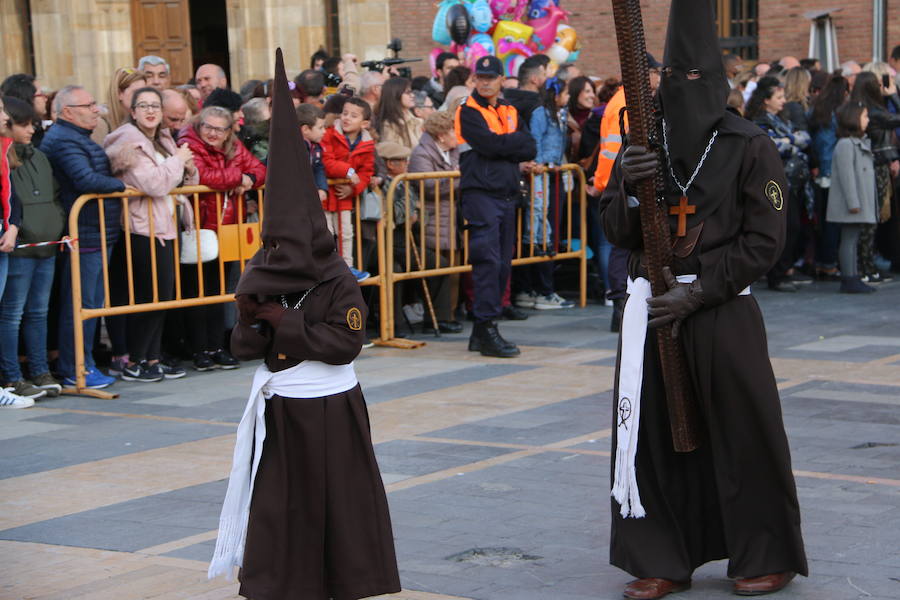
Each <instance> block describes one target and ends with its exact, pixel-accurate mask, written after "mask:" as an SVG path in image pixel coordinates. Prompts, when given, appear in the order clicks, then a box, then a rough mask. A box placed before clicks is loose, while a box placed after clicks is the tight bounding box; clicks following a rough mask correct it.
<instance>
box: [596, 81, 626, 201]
mask: <svg viewBox="0 0 900 600" xmlns="http://www.w3.org/2000/svg"><path fill="white" fill-rule="evenodd" d="M623 106H625V87H624V86H623V87H620V88H619V90H618V91H617V92H616V93H615V94H614V95H613V97H612V98H610V100H609V103H608V104H607V105H606V108H605V109H604V110H603V119H601V121H600V152H599V153H597V170H596V171H595V172H594V187H595V188H597V189H598V190H600V191H601V192H602V191H603V190H605V189H606V184H607V183H609V176H610V175H611V174H612V168H613V163H615V162H616V156H617V155H618V154H619V150H620V149H621V148H622V136H623V135H624V134H625V133H626V132H627V131H628V113H625V131H620V129H619V111H620V110H622V107H623Z"/></svg>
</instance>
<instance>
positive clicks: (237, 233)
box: [64, 164, 587, 398]
mask: <svg viewBox="0 0 900 600" xmlns="http://www.w3.org/2000/svg"><path fill="white" fill-rule="evenodd" d="M565 173H572V174H573V176H574V178H575V179H576V180H577V185H575V186H569V189H568V190H565V189H563V191H564V192H565V203H564V209H565V221H564V223H563V224H562V225H561V223H560V221H559V219H560V213H561V208H562V207H556V208H557V210H556V211H555V222H554V223H553V224H550V223H549V222H548V213H549V210H548V209H549V201H548V200H547V199H548V198H549V197H550V196H551V194H549V193H545V194H544V195H543V198H544V200H543V206H542V209H543V210H542V214H543V219H544V227H542V230H543V238H542V239H541V240H535V239H534V237H533V236H531V239H530V240H529V241H528V242H527V243H524V244H523V233H524V232H525V231H526V230H527V229H528V228H527V227H525V225H524V224H523V219H524V218H525V216H526V215H527V216H528V219H529V220H528V222H530V223H533V222H534V209H535V198H536V195H535V189H536V188H535V185H534V182H535V180H536V178H537V177H541V178H542V181H541V183H542V189H543V190H545V192H548V191H549V190H550V186H551V182H552V185H554V186H556V185H557V183H558V182H559V181H560V179H561V177H562V175H563V174H565ZM458 178H459V172H458V171H443V172H434V173H406V174H403V175H400V176H398V177H396V178H394V179H393V181H392V182H391V185H390V187H389V189H388V193H387V196H386V198H385V205H386V206H385V207H384V209H385V218H383V219H381V220H380V221H378V222H377V223H376V226H375V227H376V253H377V257H376V258H377V273H375V274H373V275H372V276H371V277H369V278H368V279H367V280H365V281H363V282H361V283H360V285H361V286H373V285H374V286H378V288H379V290H378V297H379V321H380V323H379V326H380V331H379V334H380V338H379V339H377V340H374V342H375V343H376V344H378V345H382V346H392V347H397V348H415V347H419V346H422V345H424V342H421V341H415V340H406V339H400V338H394V323H395V315H394V289H393V288H394V284H395V283H397V282H400V281H405V280H411V279H423V280H424V279H425V278H428V277H436V276H441V275H451V274H455V273H464V272H468V271H471V270H472V265H471V263H470V262H469V256H468V231H465V230H463V232H462V235H460V232H459V230H458V227H457V220H458V219H457V217H458V211H459V208H458V205H459V202H458V198H457V196H458V195H459V194H458V192H457V190H456V185H455V184H456V180H457V179H458ZM531 178H532V184H531V202H530V205H529V207H528V208H526V209H521V208H520V209H519V210H518V211H517V216H516V223H517V225H516V228H517V236H516V237H517V241H516V251H515V257H514V258H513V261H512V264H513V265H514V266H518V265H526V264H532V263H538V262H547V261H556V260H567V259H578V260H579V261H580V262H579V288H580V298H579V304H580V306H585V304H586V302H587V254H586V243H585V241H586V240H587V216H586V194H585V185H586V183H585V177H584V172H583V171H582V170H581V168H580V167H579V166H578V165H574V164H569V165H563V166H561V167H558V168H554V169H550V170H547V171H545V172H543V173H540V174H532V176H531ZM344 182H345V180H334V181H329V184H337V183H344ZM401 182H418V187H419V194H418V197H419V202H420V204H419V206H418V207H417V208H415V207H413V206H412V202H411V194H410V188H411V186H410V185H405V186H404V197H403V199H402V205H403V208H404V213H403V214H404V215H412V214H414V213H418V215H419V217H420V218H418V219H417V220H416V222H415V223H413V222H412V219H411V218H404V219H403V223H402V224H401V225H400V230H399V231H398V230H397V228H396V227H395V210H394V208H395V201H396V200H397V189H398V187H399V185H400V183H401ZM427 182H431V183H430V185H433V190H434V193H433V195H432V196H430V200H431V202H430V204H429V202H427V201H426V199H427V198H429V196H428V195H427V194H426V192H425V191H426V183H427ZM442 185H446V186H448V188H447V192H448V194H447V198H448V201H447V202H446V206H442V203H441V201H440V198H441V186H442ZM575 190H577V191H578V203H577V206H576V204H575V194H574V191H575ZM255 192H256V193H257V194H258V203H257V206H258V214H259V222H254V223H248V222H246V217H247V215H245V210H246V206H245V205H246V199H245V198H244V197H243V196H241V197H238V198H228V200H229V201H234V202H235V205H236V221H237V222H236V223H235V224H225V225H223V224H221V223H222V214H223V206H224V203H225V202H226V193H224V192H221V191H216V190H212V189H210V188H207V187H205V186H190V187H181V188H176V189H174V190H172V191H171V192H170V195H171V196H187V197H189V199H190V200H189V208H190V209H191V213H192V216H193V226H194V229H195V230H198V228H199V225H200V224H201V206H200V202H201V194H213V195H214V196H215V210H216V221H217V223H219V225H218V241H219V252H218V256H217V257H216V259H215V260H216V262H217V266H218V275H219V277H218V279H219V286H218V289H216V290H206V289H204V282H203V263H201V262H199V261H198V262H197V264H196V269H197V290H198V293H197V295H196V296H191V297H185V296H184V293H183V292H184V290H183V286H182V272H181V266H182V265H181V263H180V255H181V252H180V247H179V244H180V243H181V240H180V236H179V235H176V236H175V239H174V240H172V243H173V244H174V263H175V264H174V280H175V289H174V299H172V300H160V297H161V294H160V290H159V289H158V287H157V286H158V283H157V273H158V265H157V257H156V245H155V243H153V240H154V238H155V235H154V233H155V224H154V222H153V210H152V205H153V203H152V202H148V203H147V211H148V214H147V216H148V222H149V236H148V244H149V247H150V271H149V272H142V273H135V272H134V264H133V262H132V240H131V221H130V218H129V215H130V212H129V203H130V202H132V201H134V200H135V199H138V198H143V197H145V196H144V194H142V193H141V192H138V191H129V192H120V193H116V194H107V195H99V194H86V195H83V196H81V197H79V198H78V199H77V200H76V201H75V203H74V205H73V206H72V209H71V211H70V213H69V232H70V236H71V237H72V238H74V239H75V240H77V239H78V237H79V231H78V217H79V215H80V214H81V211H82V209H83V208H84V207H85V206H86V205H88V203H91V202H96V203H97V207H98V216H99V225H100V240H101V241H100V245H101V248H100V250H101V252H102V253H103V254H102V256H103V257H104V259H103V260H102V276H103V297H104V301H103V306H102V307H100V308H84V306H83V303H82V289H81V263H80V258H81V254H80V252H79V251H78V243H77V241H76V242H75V243H74V244H73V251H71V252H70V253H69V254H70V260H71V268H72V313H73V321H74V344H75V379H76V385H75V387H74V388H66V390H64V391H65V393H69V394H72V393H74V394H82V395H90V396H95V397H98V398H114V397H116V395H115V394H111V393H109V392H104V391H100V390H93V389H90V388H88V387H87V386H86V383H85V376H86V372H85V366H84V360H85V356H84V329H83V323H84V321H86V320H88V319H95V318H100V317H105V316H114V315H125V314H134V313H140V312H148V311H156V310H166V309H175V308H186V307H191V306H202V305H208V304H217V303H224V302H231V301H232V300H233V299H234V294H233V293H229V292H227V291H226V279H225V265H226V264H227V263H237V264H238V265H239V267H240V269H241V271H243V269H244V265H245V264H246V262H247V261H248V260H249V259H250V258H251V257H252V256H253V254H254V253H255V252H256V250H257V249H258V248H259V247H260V245H261V237H260V223H261V221H262V218H263V216H264V210H265V202H264V197H265V190H264V187H261V188H259V189H258V190H255ZM113 198H118V199H121V202H122V213H123V219H122V235H123V243H124V247H125V248H124V252H125V278H126V283H127V294H128V300H127V302H125V303H124V304H118V305H113V303H112V301H111V299H110V272H109V264H108V263H109V261H108V260H106V257H107V256H109V252H108V248H107V242H106V225H107V224H106V215H105V210H104V209H105V206H104V205H105V203H104V202H102V201H101V200H104V199H107V200H108V199H113ZM556 198H557V200H556V201H557V202H559V201H560V196H558V195H557V196H556ZM355 202H356V210H355V211H354V212H355V225H356V227H355V238H354V246H355V250H356V252H355V254H356V256H355V258H356V264H357V266H358V267H359V268H363V267H364V265H362V250H361V248H362V227H361V223H360V218H359V214H360V210H359V209H360V198H359V197H357V198H356V199H355ZM398 206H399V205H398ZM444 210H446V211H447V217H448V232H447V234H446V237H447V239H446V240H443V241H442V236H443V235H444V234H443V233H442V232H441V227H440V223H441V215H442V211H444ZM576 210H577V211H578V214H579V223H580V231H579V236H580V238H581V240H582V243H581V246H580V248H579V249H578V250H577V251H573V250H571V248H566V249H565V250H564V251H563V250H561V249H559V248H558V247H557V246H558V244H559V240H560V238H562V237H563V236H562V235H559V234H561V233H563V232H565V234H566V235H565V238H564V239H566V240H569V241H571V240H572V233H573V228H574V215H575V211H576ZM423 216H424V218H422V217H423ZM172 219H173V222H174V224H175V229H176V231H178V230H179V227H178V216H177V213H176V214H173V215H172ZM429 223H432V224H433V235H432V238H433V242H432V244H431V245H430V246H429V245H428V243H427V237H428V236H427V235H426V228H427V227H428V226H429ZM548 225H550V226H551V228H552V229H553V230H554V231H556V232H557V234H556V238H555V239H552V238H551V236H550V235H548V233H547V228H548ZM386 232H390V233H391V235H390V237H389V236H388V235H387V234H386ZM398 234H401V235H400V236H399V244H398ZM416 238H418V239H416ZM442 242H443V243H442ZM194 243H196V245H197V248H196V251H197V256H198V257H199V256H200V255H201V241H200V236H199V235H197V236H195V242H194ZM395 246H397V247H398V248H399V250H400V252H401V254H402V255H403V258H404V261H403V264H402V266H400V268H398V265H399V264H400V263H398V262H397V261H396V260H395V259H396V256H395V252H396V250H397V249H398V248H395ZM442 246H444V248H442ZM429 253H431V254H429ZM432 260H433V263H432V264H434V266H433V267H429V266H428V265H429V263H430V262H431V261H432ZM445 263H446V264H445ZM187 268H191V267H187ZM136 276H139V277H150V278H151V282H152V288H151V289H152V301H150V302H136V300H135V277H136ZM166 296H168V294H166Z"/></svg>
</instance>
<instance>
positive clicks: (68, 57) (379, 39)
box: [0, 0, 391, 98]
mask: <svg viewBox="0 0 900 600" xmlns="http://www.w3.org/2000/svg"><path fill="white" fill-rule="evenodd" d="M29 6H30V10H29ZM390 35H391V31H390V14H389V2H388V0H165V1H163V0H31V1H30V2H26V1H25V0H3V1H2V2H0V74H3V75H4V76H5V75H6V74H10V73H15V72H23V71H24V72H33V73H36V74H37V76H38V77H39V79H40V81H41V84H42V85H44V86H46V87H48V88H51V89H57V88H59V87H62V86H63V85H67V84H72V83H78V84H80V85H84V86H85V87H87V88H88V89H89V90H90V91H91V92H93V93H94V94H95V95H96V96H98V98H101V97H102V98H105V97H106V91H107V88H108V86H109V80H110V76H111V75H112V73H113V72H114V71H115V69H116V68H118V67H123V66H134V65H135V64H136V62H137V59H138V58H139V57H140V56H142V55H143V54H148V53H152V54H159V55H162V56H164V57H166V58H167V59H168V60H169V61H170V63H172V65H173V70H174V71H175V73H174V80H175V81H176V82H177V83H183V82H184V81H185V80H186V79H187V78H188V77H191V76H192V75H193V70H194V69H195V68H196V67H197V66H198V65H199V64H201V63H202V62H207V61H211V62H216V60H215V58H216V57H218V58H219V59H220V60H219V62H218V63H217V64H222V63H223V62H224V63H226V64H225V65H224V66H226V68H227V71H228V73H229V81H230V82H232V83H234V84H235V85H239V84H240V82H242V81H246V80H248V79H254V78H255V79H267V78H269V77H270V76H271V72H272V65H273V63H274V52H275V48H276V47H279V46H280V47H281V48H282V49H283V51H284V57H285V66H286V67H287V69H288V75H289V76H293V75H295V74H297V73H299V72H300V71H301V70H303V69H304V68H306V67H307V66H308V65H309V60H310V56H311V55H312V53H313V52H315V51H316V50H317V49H318V48H319V47H320V46H330V47H331V48H329V49H333V50H340V51H343V52H353V53H354V54H356V55H358V56H359V57H360V59H361V60H365V59H375V58H383V57H384V56H385V53H386V48H385V46H386V44H387V43H388V42H389V41H390ZM226 40H227V44H226ZM217 52H218V54H217Z"/></svg>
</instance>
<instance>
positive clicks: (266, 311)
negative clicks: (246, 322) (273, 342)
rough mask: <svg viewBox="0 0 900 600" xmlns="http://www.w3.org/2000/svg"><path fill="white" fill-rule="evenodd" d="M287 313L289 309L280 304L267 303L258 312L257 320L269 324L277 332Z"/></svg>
mask: <svg viewBox="0 0 900 600" xmlns="http://www.w3.org/2000/svg"><path fill="white" fill-rule="evenodd" d="M285 312H287V309H286V308H285V307H283V306H281V305H280V304H277V303H275V302H266V303H265V304H261V305H260V306H259V310H257V311H256V318H257V319H260V320H261V321H266V322H268V323H269V325H271V326H272V330H273V331H277V330H278V326H279V325H280V324H281V319H282V318H284V313H285Z"/></svg>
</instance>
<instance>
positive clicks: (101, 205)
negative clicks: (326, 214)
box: [64, 181, 403, 399]
mask: <svg viewBox="0 0 900 600" xmlns="http://www.w3.org/2000/svg"><path fill="white" fill-rule="evenodd" d="M329 183H341V182H340V181H334V182H329ZM264 188H265V186H262V187H260V188H257V189H256V190H253V192H248V194H251V193H254V192H255V193H256V194H257V198H258V202H257V206H258V214H259V221H258V222H253V223H250V222H247V219H246V217H247V215H245V197H244V196H241V197H239V198H236V199H234V200H235V204H236V208H237V223H236V224H234V225H221V221H222V212H223V203H224V198H225V192H222V191H216V190H212V189H210V188H208V187H205V186H187V187H180V188H175V189H173V190H172V191H171V192H170V194H169V195H170V196H173V197H174V196H187V197H188V198H189V203H190V207H191V209H192V210H191V212H192V213H193V223H194V230H195V231H196V230H197V229H198V228H199V224H200V222H201V221H200V212H201V211H200V194H208V193H212V194H215V200H216V221H217V222H218V223H220V225H219V226H218V234H217V238H218V242H219V252H218V256H217V257H216V259H215V260H216V263H217V266H218V271H219V273H218V275H219V286H218V289H215V290H208V289H205V288H204V281H203V263H201V262H199V260H198V262H197V264H196V269H197V289H198V294H197V295H195V296H194V295H192V296H190V297H185V294H184V290H183V285H182V283H183V282H182V267H183V266H186V265H182V264H181V263H180V256H181V248H180V244H181V240H180V235H176V236H175V239H174V240H172V243H173V244H174V277H175V290H174V299H173V300H162V301H161V300H160V293H159V289H158V287H157V286H158V282H157V256H156V254H157V253H156V245H155V243H153V240H154V238H155V230H156V224H155V223H154V219H153V210H152V206H153V203H152V202H148V203H147V209H148V215H147V216H148V221H149V234H150V235H149V237H148V240H147V243H148V244H149V247H150V271H149V272H141V273H135V270H134V265H133V263H132V240H131V235H130V234H131V220H130V218H129V209H128V206H129V202H131V201H134V200H135V199H140V198H144V197H145V195H144V194H142V193H141V192H139V191H128V192H119V193H115V194H103V195H101V194H85V195H82V196H80V197H79V198H78V199H77V200H76V201H75V203H74V204H73V206H72V209H71V211H70V213H69V232H70V233H69V235H70V237H71V238H73V239H74V240H76V241H75V242H74V243H73V244H72V251H71V252H69V255H70V261H71V268H72V313H73V321H74V343H75V379H76V385H75V387H74V388H66V389H65V390H64V393H67V394H80V395H89V396H94V397H97V398H104V399H108V398H115V397H116V396H117V394H113V393H109V392H105V391H101V390H94V389H90V388H88V387H87V386H86V382H85V376H86V371H85V366H84V359H85V356H84V328H83V324H84V321H86V320H88V319H96V318H100V317H108V316H115V315H126V314H135V313H140V312H149V311H155V310H167V309H177V308H187V307H191V306H202V305H207V304H217V303H224V302H231V301H233V300H234V294H233V293H231V292H228V291H227V289H226V287H227V282H226V278H225V265H226V264H227V263H235V264H237V265H238V266H239V268H240V270H241V272H243V270H244V265H245V264H246V262H247V261H248V260H250V258H252V256H253V254H254V253H255V252H256V250H257V249H258V248H259V247H260V246H261V245H262V238H261V237H260V225H261V222H262V218H263V215H264V210H265V209H264V204H265V203H264V201H263V200H264V197H265V189H264ZM109 199H121V202H122V234H121V236H122V243H123V244H124V246H125V250H124V251H125V273H124V276H125V279H126V281H125V283H126V287H127V295H128V300H127V302H125V303H118V304H114V303H113V301H112V300H111V297H110V296H111V294H110V264H109V263H110V261H109V260H107V259H106V257H108V256H109V255H110V254H109V250H110V249H109V248H108V247H107V240H106V229H107V218H106V214H105V202H102V200H109ZM359 201H360V199H359V198H358V197H357V198H356V205H357V210H356V212H357V213H358V212H359ZM92 203H94V204H96V206H97V210H98V216H99V225H100V240H101V242H100V246H101V247H100V248H99V250H100V251H101V252H102V253H103V255H102V256H103V257H104V259H103V260H102V265H103V271H102V274H103V307H101V308H85V307H84V306H83V302H82V289H81V253H80V252H79V251H78V249H79V246H78V242H77V240H78V238H79V231H78V217H79V215H80V214H81V211H82V210H83V209H84V207H85V206H88V205H89V204H92ZM172 218H173V221H174V222H175V224H176V230H178V229H180V228H179V227H178V215H177V211H176V214H173V215H172ZM383 229H384V228H383V225H382V224H381V223H378V224H377V227H376V232H377V234H376V235H377V240H376V244H377V252H378V257H377V260H378V264H379V272H378V274H373V275H372V276H371V277H370V278H369V279H367V280H365V281H363V282H361V283H360V285H362V286H378V288H379V298H380V305H381V310H382V314H381V318H380V320H381V322H382V323H383V325H382V337H383V338H384V333H386V325H384V324H386V323H387V321H388V316H387V314H386V311H387V308H388V304H387V298H386V287H387V286H386V285H385V283H384V282H385V280H386V276H385V269H384V268H383V266H382V265H383V264H384V255H383V248H384V231H383ZM195 242H196V244H197V248H196V251H197V256H198V257H199V256H200V255H201V241H200V236H199V235H197V236H195ZM361 242H362V238H361V231H360V228H359V227H357V228H356V239H355V244H354V245H355V246H356V247H357V248H359V247H360V246H361ZM188 268H191V269H192V268H193V267H188ZM114 275H115V276H120V275H121V274H114ZM136 277H149V278H150V279H151V282H152V288H151V289H152V301H151V302H136V301H135V278H136ZM385 339H386V338H385ZM398 345H403V344H402V342H401V344H398Z"/></svg>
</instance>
